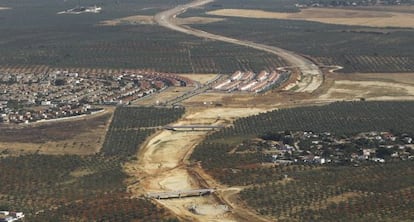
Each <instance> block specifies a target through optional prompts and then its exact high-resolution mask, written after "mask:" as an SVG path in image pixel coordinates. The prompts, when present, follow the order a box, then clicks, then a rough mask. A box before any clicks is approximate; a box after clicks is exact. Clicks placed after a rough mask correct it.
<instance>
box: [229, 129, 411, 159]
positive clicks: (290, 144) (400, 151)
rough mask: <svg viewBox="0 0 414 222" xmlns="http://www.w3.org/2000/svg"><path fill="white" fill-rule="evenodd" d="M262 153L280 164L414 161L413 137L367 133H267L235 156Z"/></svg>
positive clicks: (248, 142) (243, 146)
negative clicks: (251, 152) (347, 134)
mask: <svg viewBox="0 0 414 222" xmlns="http://www.w3.org/2000/svg"><path fill="white" fill-rule="evenodd" d="M255 150H256V151H261V152H262V153H264V154H265V156H266V158H265V159H266V161H267V162H272V163H278V164H290V163H307V164H328V163H331V164H354V165H355V166H358V164H359V163H363V162H377V163H385V162H387V161H392V160H414V141H413V135H409V134H406V133H401V134H393V133H390V132H367V133H360V134H356V135H353V136H345V135H334V134H332V133H329V132H324V133H313V132H295V133H290V132H282V133H268V134H266V135H264V136H262V137H261V138H256V139H254V140H249V141H246V142H243V143H242V144H240V145H239V146H238V147H237V149H236V152H241V153H242V152H250V151H255Z"/></svg>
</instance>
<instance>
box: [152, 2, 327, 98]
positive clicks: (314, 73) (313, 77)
mask: <svg viewBox="0 0 414 222" xmlns="http://www.w3.org/2000/svg"><path fill="white" fill-rule="evenodd" d="M213 1H214V0H196V1H193V2H190V3H188V4H184V5H178V6H177V7H175V8H172V9H169V10H167V11H163V12H160V13H158V14H156V15H155V17H154V20H155V21H156V22H157V23H158V24H159V25H161V26H163V27H166V28H169V29H172V30H175V31H178V32H182V33H186V34H189V35H194V36H197V37H201V38H208V39H214V40H217V41H222V42H227V43H232V44H237V45H242V46H247V47H250V48H254V49H258V50H262V51H265V52H269V53H272V54H275V55H277V56H279V57H281V58H282V59H284V60H286V61H287V62H288V63H289V64H290V66H292V67H298V68H299V69H300V71H301V73H302V78H301V81H300V82H299V83H298V87H297V88H298V89H297V90H296V91H297V92H313V91H314V90H316V89H317V88H318V87H319V86H320V85H321V84H322V82H323V76H322V71H321V70H320V69H319V67H318V66H317V65H315V64H314V63H313V62H312V61H310V60H309V59H306V58H304V57H302V56H300V55H298V54H296V53H294V52H291V51H288V50H285V49H281V48H278V47H274V46H268V45H264V44H259V43H255V42H251V41H244V40H239V39H234V38H229V37H226V36H221V35H216V34H212V33H208V32H205V31H201V30H197V29H193V28H190V27H188V26H183V25H179V23H178V22H177V21H176V19H175V18H176V16H177V15H179V14H182V13H184V12H185V11H186V10H187V9H189V8H194V7H200V6H203V5H205V4H208V3H211V2H213Z"/></svg>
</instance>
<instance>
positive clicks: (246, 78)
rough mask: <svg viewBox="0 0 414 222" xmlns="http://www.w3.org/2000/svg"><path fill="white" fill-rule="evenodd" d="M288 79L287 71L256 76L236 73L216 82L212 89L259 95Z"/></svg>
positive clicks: (248, 73)
mask: <svg viewBox="0 0 414 222" xmlns="http://www.w3.org/2000/svg"><path fill="white" fill-rule="evenodd" d="M288 78H289V72H287V71H271V72H268V71H264V70H263V71H261V72H260V73H259V74H256V73H254V72H251V71H247V72H242V71H236V72H235V73H233V74H232V75H231V76H229V77H228V78H226V79H223V80H221V81H219V82H217V83H216V84H215V85H214V86H213V89H215V90H220V91H227V92H233V91H244V92H255V93H261V92H264V91H266V90H269V89H272V88H274V87H276V86H279V85H280V84H281V83H283V82H284V81H286V80H287V79H288Z"/></svg>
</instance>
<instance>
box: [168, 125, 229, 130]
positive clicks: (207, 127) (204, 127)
mask: <svg viewBox="0 0 414 222" xmlns="http://www.w3.org/2000/svg"><path fill="white" fill-rule="evenodd" d="M224 127H225V126H224V125H182V126H174V125H167V126H164V127H163V128H164V129H166V130H179V129H182V130H192V131H194V130H216V129H222V128H224Z"/></svg>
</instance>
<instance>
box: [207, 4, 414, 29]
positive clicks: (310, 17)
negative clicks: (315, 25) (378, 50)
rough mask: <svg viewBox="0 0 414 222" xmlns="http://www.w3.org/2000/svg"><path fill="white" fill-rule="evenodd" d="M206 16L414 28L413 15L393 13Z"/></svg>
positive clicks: (226, 11)
mask: <svg viewBox="0 0 414 222" xmlns="http://www.w3.org/2000/svg"><path fill="white" fill-rule="evenodd" d="M207 14H210V15H219V16H230V17H245V18H265V19H291V20H306V21H315V22H322V23H329V24H342V25H357V26H372V27H405V28H414V14H413V13H405V12H395V11H371V10H352V9H338V8H335V9H334V8H309V9H303V10H302V11H301V12H298V13H279V12H268V11H262V10H248V9H220V10H215V11H210V12H208V13H207Z"/></svg>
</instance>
